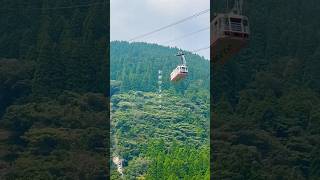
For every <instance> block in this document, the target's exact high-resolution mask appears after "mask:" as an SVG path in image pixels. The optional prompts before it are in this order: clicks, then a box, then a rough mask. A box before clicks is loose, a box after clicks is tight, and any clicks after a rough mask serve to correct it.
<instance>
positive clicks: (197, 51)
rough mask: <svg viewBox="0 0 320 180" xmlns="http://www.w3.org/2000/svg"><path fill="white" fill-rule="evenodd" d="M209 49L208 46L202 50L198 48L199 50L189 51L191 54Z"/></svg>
mask: <svg viewBox="0 0 320 180" xmlns="http://www.w3.org/2000/svg"><path fill="white" fill-rule="evenodd" d="M209 48H210V46H208V47H203V48H200V49H195V50H193V51H191V52H193V53H196V52H199V51H203V50H206V49H209Z"/></svg>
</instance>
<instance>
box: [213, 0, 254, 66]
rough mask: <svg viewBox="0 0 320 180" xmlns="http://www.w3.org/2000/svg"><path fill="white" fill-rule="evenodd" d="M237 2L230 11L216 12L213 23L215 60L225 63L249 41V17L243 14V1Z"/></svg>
mask: <svg viewBox="0 0 320 180" xmlns="http://www.w3.org/2000/svg"><path fill="white" fill-rule="evenodd" d="M240 2H241V3H239V2H238V1H236V2H235V6H234V8H233V10H232V11H231V12H229V13H220V14H215V15H214V19H213V21H212V24H211V30H212V32H211V33H212V39H211V44H212V46H211V52H212V57H213V59H212V60H213V62H220V63H223V62H224V61H225V60H226V59H228V58H230V57H231V56H232V55H234V54H235V53H237V52H239V51H240V50H241V49H242V48H243V47H244V46H246V44H247V43H248V40H249V36H250V28H249V20H248V17H246V16H244V15H242V1H240Z"/></svg>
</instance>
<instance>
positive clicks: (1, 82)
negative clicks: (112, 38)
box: [0, 0, 109, 179]
mask: <svg viewBox="0 0 320 180" xmlns="http://www.w3.org/2000/svg"><path fill="white" fill-rule="evenodd" d="M91 3H96V4H92V5H90V6H86V5H87V4H91ZM98 3H99V4H98ZM0 4H1V9H0V14H1V15H0V136H1V138H0V179H81V178H84V179H105V178H106V176H107V175H108V171H107V165H108V164H107V161H106V157H107V156H106V152H108V151H107V149H108V148H107V147H108V143H107V142H108V140H107V139H108V136H107V135H106V133H105V132H107V131H108V129H109V123H108V121H107V117H108V116H107V114H108V113H109V112H108V105H109V104H108V103H107V99H106V97H105V95H107V94H108V93H107V92H108V90H109V89H108V81H109V77H108V74H109V73H108V66H109V64H108V62H109V57H108V51H107V46H106V42H108V24H107V22H108V19H109V17H108V14H107V12H108V11H107V10H106V9H107V8H108V6H109V5H108V4H106V3H105V1H91V2H88V1H65V0H56V1H48V0H41V1H39V0H37V1H35V0H27V1H18V0H10V1H9V0H2V1H1V2H0ZM61 7H70V8H61Z"/></svg>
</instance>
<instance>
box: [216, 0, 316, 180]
mask: <svg viewBox="0 0 320 180" xmlns="http://www.w3.org/2000/svg"><path fill="white" fill-rule="evenodd" d="M217 2H219V3H221V4H220V7H218V6H216V7H214V8H215V9H216V10H218V11H222V7H223V5H224V3H225V1H223V0H221V1H217ZM319 5H320V4H319V2H318V1H315V0H311V1H308V2H306V3H301V2H300V1H297V0H293V1H290V3H289V2H287V1H273V0H266V1H245V8H244V10H245V14H246V15H248V17H249V19H250V25H251V38H250V42H249V45H248V47H247V48H245V49H243V50H242V51H241V53H240V54H238V55H237V56H235V57H233V58H231V59H229V60H228V61H227V63H226V64H224V65H222V66H218V65H217V66H214V67H213V68H214V69H213V71H212V72H213V74H212V78H211V84H212V86H211V88H212V90H213V92H214V94H212V95H211V97H212V98H211V100H212V101H211V103H212V104H213V108H212V109H211V110H212V112H211V115H212V123H211V126H212V137H213V139H212V142H211V143H212V146H211V148H212V150H213V153H212V156H213V157H212V158H213V161H214V162H213V167H214V168H213V169H212V176H213V177H214V178H216V179H231V178H232V179H317V178H318V171H317V170H315V169H316V167H318V163H317V158H315V156H314V155H315V154H316V153H317V149H318V148H319V142H318V140H317V139H319V136H320V134H319V132H320V131H319V127H320V126H319V122H320V121H319V120H320V117H319V113H318V112H319V107H320V101H319V100H320V96H319V92H320V91H319V90H320V89H319V81H315V79H319V78H318V77H319V73H318V72H319V71H315V69H318V68H317V67H319V65H320V61H315V59H319V58H317V57H318V54H319V40H320V38H319V37H320V36H319V33H318V31H317V30H316V29H318V28H319V27H320V23H319V21H315V19H314V18H310V17H315V16H316V14H318V12H319V7H320V6H319ZM296 14H299V16H297V15H296Z"/></svg>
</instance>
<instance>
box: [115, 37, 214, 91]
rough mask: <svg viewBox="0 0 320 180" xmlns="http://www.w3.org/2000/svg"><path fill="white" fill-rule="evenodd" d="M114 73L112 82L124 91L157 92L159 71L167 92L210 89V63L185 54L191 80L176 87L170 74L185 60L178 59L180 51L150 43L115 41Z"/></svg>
mask: <svg viewBox="0 0 320 180" xmlns="http://www.w3.org/2000/svg"><path fill="white" fill-rule="evenodd" d="M110 49H111V50H110V54H111V56H110V58H111V65H110V74H111V79H112V80H117V81H121V82H122V84H121V91H128V90H139V91H156V90H157V89H158V71H159V70H162V74H163V77H162V81H163V84H162V87H163V89H172V90H175V91H176V92H178V93H180V94H181V93H184V91H185V90H187V89H192V88H193V89H199V88H198V87H202V88H200V90H203V89H204V90H209V82H210V79H209V78H210V73H209V72H210V69H209V61H207V60H205V59H204V58H202V57H200V56H198V55H196V54H191V53H190V52H185V53H186V54H185V58H186V61H187V65H188V68H189V71H190V72H189V74H188V78H186V79H185V80H184V81H182V82H181V83H177V84H175V85H173V84H172V83H171V82H170V73H171V72H172V70H173V69H174V68H175V67H176V66H177V65H179V64H181V60H180V58H179V57H178V56H175V55H176V54H177V53H178V51H179V49H177V48H169V47H164V46H160V45H157V44H147V43H128V42H124V41H122V42H121V41H114V42H111V46H110Z"/></svg>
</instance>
